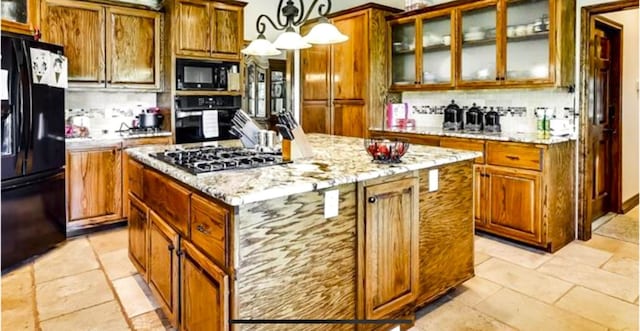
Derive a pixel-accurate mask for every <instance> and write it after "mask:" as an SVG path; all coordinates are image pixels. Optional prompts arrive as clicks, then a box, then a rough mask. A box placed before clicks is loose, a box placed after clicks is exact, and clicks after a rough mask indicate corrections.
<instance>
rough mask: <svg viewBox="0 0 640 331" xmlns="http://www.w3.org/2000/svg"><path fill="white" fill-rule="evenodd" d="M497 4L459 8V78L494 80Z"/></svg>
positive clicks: (466, 80) (485, 81)
mask: <svg viewBox="0 0 640 331" xmlns="http://www.w3.org/2000/svg"><path fill="white" fill-rule="evenodd" d="M496 16H497V5H496V4H491V5H489V6H485V7H481V8H469V9H463V10H462V11H461V19H462V24H461V28H462V29H461V31H460V37H461V48H460V57H461V61H460V63H461V75H460V76H461V80H462V81H464V82H473V81H480V82H483V84H486V83H487V82H489V81H495V82H496V83H498V78H499V77H498V75H497V69H496V68H497V66H496V61H497V60H496V59H497V52H498V47H497V40H496V25H497V24H496Z"/></svg>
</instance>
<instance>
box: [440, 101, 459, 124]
mask: <svg viewBox="0 0 640 331" xmlns="http://www.w3.org/2000/svg"><path fill="white" fill-rule="evenodd" d="M463 114H464V110H463V109H462V108H460V106H458V105H456V103H455V101H454V100H451V104H449V105H448V106H447V108H445V109H444V122H443V123H442V128H443V129H444V130H446V131H460V130H462V128H463V126H464V125H463V118H462V117H463V116H462V115H463Z"/></svg>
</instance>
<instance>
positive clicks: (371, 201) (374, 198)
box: [369, 197, 378, 203]
mask: <svg viewBox="0 0 640 331" xmlns="http://www.w3.org/2000/svg"><path fill="white" fill-rule="evenodd" d="M376 201H378V199H377V198H376V197H369V203H376Z"/></svg>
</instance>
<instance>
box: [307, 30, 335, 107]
mask: <svg viewBox="0 0 640 331" xmlns="http://www.w3.org/2000/svg"><path fill="white" fill-rule="evenodd" d="M306 30H309V27H308V25H305V26H303V27H302V28H301V33H303V34H306V33H307V32H308V31H306ZM300 63H301V64H302V65H301V71H302V74H301V75H302V100H303V101H310V100H327V99H329V97H330V96H329V74H330V68H329V46H326V45H314V46H313V47H311V48H306V49H302V50H300Z"/></svg>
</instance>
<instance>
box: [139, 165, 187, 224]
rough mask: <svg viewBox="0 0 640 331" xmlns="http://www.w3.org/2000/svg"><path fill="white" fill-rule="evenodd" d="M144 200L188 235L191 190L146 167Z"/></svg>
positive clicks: (163, 217)
mask: <svg viewBox="0 0 640 331" xmlns="http://www.w3.org/2000/svg"><path fill="white" fill-rule="evenodd" d="M143 181H144V186H143V199H142V200H143V201H144V202H145V203H146V204H147V206H148V207H149V208H150V209H151V210H153V211H154V212H156V213H157V214H158V216H160V217H161V218H162V219H164V220H165V221H167V222H168V223H169V224H170V225H172V226H173V227H174V228H176V230H178V232H180V234H181V235H183V236H186V235H187V231H188V230H189V229H188V221H189V197H190V196H191V192H189V190H187V189H185V188H183V187H181V186H180V185H178V184H175V183H173V182H172V181H171V180H170V179H168V178H165V176H163V175H160V174H158V173H156V172H154V171H152V170H149V169H144V176H143Z"/></svg>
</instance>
